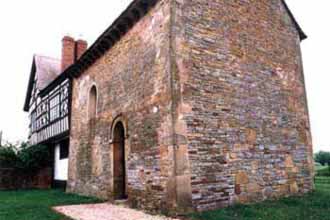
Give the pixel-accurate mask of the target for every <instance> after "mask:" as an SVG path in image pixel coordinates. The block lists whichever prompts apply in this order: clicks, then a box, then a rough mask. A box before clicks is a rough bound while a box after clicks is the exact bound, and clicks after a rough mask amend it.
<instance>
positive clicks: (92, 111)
mask: <svg viewBox="0 0 330 220" xmlns="http://www.w3.org/2000/svg"><path fill="white" fill-rule="evenodd" d="M88 94H89V97H88V119H89V120H91V119H95V118H96V115H97V102H98V92H97V88H96V85H95V84H94V85H92V87H91V88H90V90H89V93H88Z"/></svg>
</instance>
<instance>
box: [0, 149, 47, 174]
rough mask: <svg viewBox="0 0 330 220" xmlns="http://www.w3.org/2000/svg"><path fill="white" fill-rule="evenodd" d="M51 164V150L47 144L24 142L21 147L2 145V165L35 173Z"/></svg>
mask: <svg viewBox="0 0 330 220" xmlns="http://www.w3.org/2000/svg"><path fill="white" fill-rule="evenodd" d="M49 164H50V152H49V149H48V147H47V146H44V145H33V146H31V145H28V144H27V143H22V144H21V145H20V146H19V147H15V146H14V145H6V146H2V147H0V167H3V168H14V169H17V170H20V171H23V172H29V173H33V172H36V171H38V170H39V169H41V168H43V167H46V166H48V165H49Z"/></svg>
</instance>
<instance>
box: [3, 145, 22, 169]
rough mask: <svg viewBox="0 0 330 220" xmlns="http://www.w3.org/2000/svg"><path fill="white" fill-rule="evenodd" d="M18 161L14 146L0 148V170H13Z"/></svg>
mask: <svg viewBox="0 0 330 220" xmlns="http://www.w3.org/2000/svg"><path fill="white" fill-rule="evenodd" d="M18 160H19V159H18V156H17V149H16V147H15V146H14V145H11V144H7V145H5V146H0V168H13V167H15V166H16V164H17V163H18Z"/></svg>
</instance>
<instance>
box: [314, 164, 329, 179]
mask: <svg viewBox="0 0 330 220" xmlns="http://www.w3.org/2000/svg"><path fill="white" fill-rule="evenodd" d="M316 175H317V176H326V177H330V167H328V166H326V167H324V168H320V169H318V170H316Z"/></svg>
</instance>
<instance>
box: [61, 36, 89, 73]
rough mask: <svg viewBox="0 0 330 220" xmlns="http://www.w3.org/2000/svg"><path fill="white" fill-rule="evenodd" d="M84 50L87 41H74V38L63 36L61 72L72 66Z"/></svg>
mask: <svg viewBox="0 0 330 220" xmlns="http://www.w3.org/2000/svg"><path fill="white" fill-rule="evenodd" d="M86 50H87V41H84V40H77V41H75V40H74V38H72V37H70V36H64V37H63V39H62V61H61V62H62V63H61V70H62V72H63V71H65V70H66V69H67V68H68V67H69V66H71V65H72V64H74V63H75V62H76V61H77V60H78V59H79V58H80V57H81V55H82V54H83V53H84V52H85V51H86Z"/></svg>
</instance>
